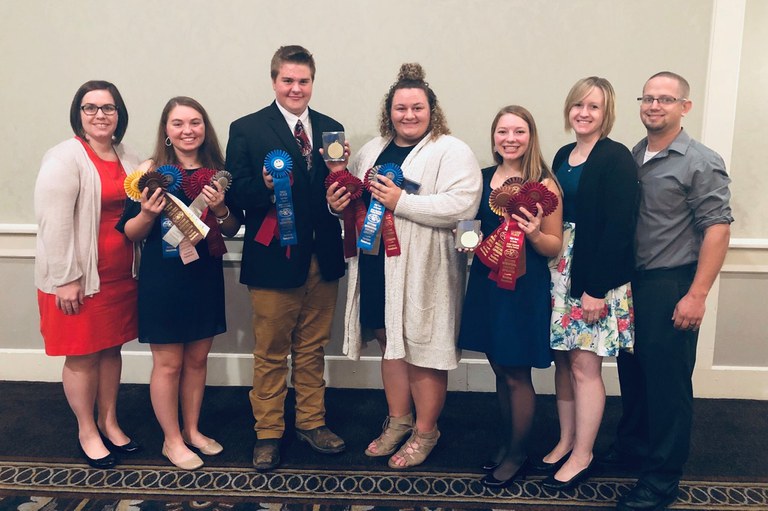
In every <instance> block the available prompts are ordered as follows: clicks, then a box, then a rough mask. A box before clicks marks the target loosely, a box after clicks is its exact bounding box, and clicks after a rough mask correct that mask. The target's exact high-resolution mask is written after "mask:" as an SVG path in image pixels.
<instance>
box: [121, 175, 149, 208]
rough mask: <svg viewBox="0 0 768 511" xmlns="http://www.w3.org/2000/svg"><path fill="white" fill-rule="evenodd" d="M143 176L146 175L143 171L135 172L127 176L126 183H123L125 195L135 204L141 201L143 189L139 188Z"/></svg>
mask: <svg viewBox="0 0 768 511" xmlns="http://www.w3.org/2000/svg"><path fill="white" fill-rule="evenodd" d="M142 175H144V171H143V170H134V171H133V172H131V173H130V174H128V175H127V176H125V181H123V188H124V189H125V194H126V195H127V196H128V198H129V199H131V200H132V201H134V202H139V201H140V200H141V190H142V188H140V187H139V179H141V176H142Z"/></svg>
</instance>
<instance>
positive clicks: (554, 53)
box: [0, 0, 712, 223]
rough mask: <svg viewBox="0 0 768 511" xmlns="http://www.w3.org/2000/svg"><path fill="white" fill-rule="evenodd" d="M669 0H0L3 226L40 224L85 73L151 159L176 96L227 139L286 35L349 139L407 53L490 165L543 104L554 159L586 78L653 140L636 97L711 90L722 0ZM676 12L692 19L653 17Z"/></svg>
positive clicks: (627, 132) (623, 134) (356, 135)
mask: <svg viewBox="0 0 768 511" xmlns="http://www.w3.org/2000/svg"><path fill="white" fill-rule="evenodd" d="M672 4H674V7H671V6H670V2H669V1H668V0H653V1H648V0H642V1H623V2H615V1H613V0H579V1H578V2H567V1H560V0H539V1H536V2H531V1H528V0H474V1H472V0H470V1H467V0H437V1H426V0H424V1H413V0H390V1H387V2H377V1H369V0H336V1H334V2H330V3H329V2H316V1H296V2H275V1H269V2H267V1H263V0H259V1H253V0H229V1H226V2H210V1H208V0H191V1H183V2H182V1H178V0H164V1H162V2H157V1H154V0H135V1H130V2H104V1H102V0H92V1H91V0H72V1H67V2H55V1H42V0H27V1H24V2H3V3H2V6H1V7H0V12H1V13H2V15H0V30H2V31H1V32H0V33H2V37H0V55H2V61H3V71H2V75H3V80H2V83H1V84H0V87H1V88H2V89H1V90H2V93H1V94H0V112H3V115H4V118H5V119H6V122H4V123H2V125H0V140H2V141H3V143H2V144H1V145H0V161H2V162H4V163H3V165H2V167H0V175H1V176H2V177H4V178H5V179H6V180H8V179H10V178H11V177H12V183H13V184H12V185H10V186H6V187H4V188H5V200H4V201H1V202H0V222H22V223H32V222H33V221H34V217H33V213H32V209H31V200H30V197H31V194H32V189H33V186H34V179H35V175H36V173H37V169H38V166H39V162H40V158H41V157H42V155H43V153H44V152H45V150H46V149H47V148H49V147H51V146H52V145H54V144H55V143H57V142H59V141H61V140H62V139H64V138H67V137H69V136H71V130H70V128H69V124H68V122H69V121H68V108H69V103H70V101H71V99H72V96H73V94H74V92H75V90H76V89H77V87H78V86H79V85H80V84H82V83H83V82H84V81H86V80H88V79H94V78H104V79H108V80H110V81H113V82H114V83H115V84H116V85H117V86H118V88H119V89H120V91H121V93H122V95H123V97H124V99H125V101H126V103H127V105H128V109H129V113H130V125H129V128H128V132H127V134H126V137H125V140H126V141H127V142H128V143H130V144H131V145H133V146H134V147H135V148H137V149H138V150H139V151H140V152H141V153H142V154H144V155H147V154H148V153H149V152H150V151H151V149H152V143H153V138H154V134H155V130H156V129H157V128H156V125H157V121H158V119H159V116H160V111H161V109H162V107H163V105H164V104H165V102H166V101H167V100H168V99H169V98H170V97H172V96H174V95H179V94H184V95H189V96H193V97H195V98H196V99H198V100H199V101H200V102H201V103H202V104H203V105H204V106H205V107H206V109H207V110H208V111H209V114H210V115H211V117H212V119H213V123H214V125H215V127H216V128H217V131H218V132H219V134H220V136H221V139H222V143H225V141H226V138H227V131H228V126H229V123H230V122H231V121H232V120H234V119H236V118H237V117H239V116H241V115H244V114H246V113H249V112H251V111H253V110H255V109H258V108H261V107H262V106H264V105H266V104H267V103H268V102H269V101H271V99H272V98H273V93H272V90H271V82H270V79H269V60H270V58H271V56H272V54H273V52H274V51H275V49H276V48H277V47H278V46H280V45H282V44H291V43H300V44H303V45H305V46H306V47H308V48H309V49H310V50H311V51H312V52H313V53H314V54H315V56H316V59H317V65H318V73H317V81H316V86H315V93H314V97H313V101H312V103H311V104H312V105H313V106H314V107H315V108H317V109H318V110H320V111H323V112H327V113H329V114H332V115H333V116H334V117H336V118H338V119H339V120H340V121H342V122H343V123H344V124H345V126H346V130H347V132H348V134H349V138H350V139H351V141H352V144H353V147H360V146H361V145H362V143H363V142H365V141H366V140H368V139H369V138H370V137H371V136H373V135H374V134H375V133H376V127H377V115H378V111H379V106H380V100H381V98H382V96H383V95H384V93H385V92H386V90H387V88H388V87H389V85H390V84H391V83H392V81H393V80H394V78H395V74H396V72H397V69H398V67H399V65H400V63H402V62H405V61H419V62H421V63H422V64H423V65H424V67H425V68H426V71H427V79H428V80H429V82H430V83H431V85H432V86H433V88H434V89H435V91H436V92H437V94H438V97H439V99H440V101H441V103H442V104H443V107H444V110H445V112H446V114H447V116H448V121H449V124H450V126H451V127H452V129H453V131H454V133H455V134H456V135H457V136H459V138H462V139H463V140H465V141H466V142H467V143H469V144H470V145H471V146H472V148H473V149H474V150H475V152H476V154H477V156H478V158H479V159H480V161H481V163H484V164H489V163H490V155H489V149H488V147H489V141H488V132H489V129H490V128H489V124H490V121H491V120H492V117H493V115H494V114H495V113H496V111H497V110H498V108H499V107H501V106H503V105H505V104H509V103H519V104H522V105H524V106H526V107H528V108H529V109H530V110H531V111H532V112H533V114H534V115H535V116H536V118H537V121H538V123H539V125H540V130H541V132H542V136H543V141H544V148H545V153H546V155H547V158H548V159H549V158H551V157H552V156H553V155H554V151H555V150H556V149H557V148H558V147H559V146H560V145H562V144H563V143H565V142H566V141H569V138H570V136H569V135H567V134H566V133H564V132H563V129H562V127H561V126H562V121H561V114H560V110H561V105H562V101H563V99H564V97H565V94H566V93H567V91H568V89H569V88H570V86H571V85H572V84H573V82H574V81H575V80H576V79H578V78H581V77H583V76H587V75H590V74H598V75H601V76H605V77H607V78H608V79H610V80H611V81H612V82H613V84H614V85H615V87H616V90H617V93H618V105H617V106H618V112H619V119H618V122H617V125H616V128H615V133H614V134H615V138H617V139H618V140H621V141H624V142H625V143H627V144H629V145H631V144H634V143H635V142H636V141H637V139H639V138H640V137H641V135H642V129H641V128H642V126H641V125H640V123H639V122H638V120H637V115H636V112H637V105H636V102H635V97H637V96H638V95H639V92H640V89H641V86H642V83H643V81H644V80H645V78H647V77H648V76H649V75H650V74H652V73H653V72H655V71H657V70H659V69H662V68H663V69H667V68H669V69H674V70H676V71H679V72H680V73H682V74H683V75H685V76H686V77H688V79H689V80H690V81H691V83H692V86H693V91H694V94H693V96H694V99H697V98H700V97H701V95H702V94H703V91H704V88H705V75H706V66H707V56H708V55H707V50H708V45H707V41H708V39H709V32H710V18H711V13H712V7H711V2H709V1H701V0H676V1H674V2H672ZM670 9H671V10H674V11H675V12H678V13H686V15H685V16H657V15H652V16H650V18H649V13H659V12H669V10H670ZM649 19H652V20H653V23H652V24H649V23H648V20H649ZM296 26H300V27H301V30H296V29H294V28H293V27H296ZM288 34H291V35H288ZM683 34H684V36H683V37H681V35H683ZM701 115H702V112H701V110H700V109H697V110H694V113H693V114H692V115H691V117H690V118H689V120H688V125H689V128H690V129H691V131H692V133H693V134H694V135H697V134H698V133H699V132H700V129H701Z"/></svg>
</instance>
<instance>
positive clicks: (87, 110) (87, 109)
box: [80, 103, 117, 115]
mask: <svg viewBox="0 0 768 511" xmlns="http://www.w3.org/2000/svg"><path fill="white" fill-rule="evenodd" d="M80 110H82V111H83V113H84V114H85V115H96V112H98V111H99V110H101V113H103V114H104V115H115V113H117V107H116V106H115V105H111V104H109V103H107V104H106V105H101V106H97V105H94V104H93V103H86V104H84V105H83V106H81V107H80Z"/></svg>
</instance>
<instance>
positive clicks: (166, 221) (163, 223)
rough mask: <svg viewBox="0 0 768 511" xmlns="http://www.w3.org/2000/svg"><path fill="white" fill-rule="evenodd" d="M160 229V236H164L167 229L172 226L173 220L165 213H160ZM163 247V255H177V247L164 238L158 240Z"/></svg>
mask: <svg viewBox="0 0 768 511" xmlns="http://www.w3.org/2000/svg"><path fill="white" fill-rule="evenodd" d="M160 219H161V220H160V229H161V234H162V236H165V235H166V234H167V233H168V231H170V230H171V229H172V228H173V222H171V219H170V218H168V216H166V214H165V213H162V214H161V215H160ZM160 241H161V242H162V247H163V257H179V247H174V246H173V245H171V244H170V243H168V242H167V241H165V240H160Z"/></svg>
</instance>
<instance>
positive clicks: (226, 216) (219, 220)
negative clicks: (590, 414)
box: [213, 206, 229, 224]
mask: <svg viewBox="0 0 768 511" xmlns="http://www.w3.org/2000/svg"><path fill="white" fill-rule="evenodd" d="M225 207H226V208H227V214H226V215H224V216H223V217H218V216H216V213H214V214H213V216H216V222H217V223H218V224H223V223H224V221H225V220H226V219H227V218H229V206H225Z"/></svg>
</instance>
